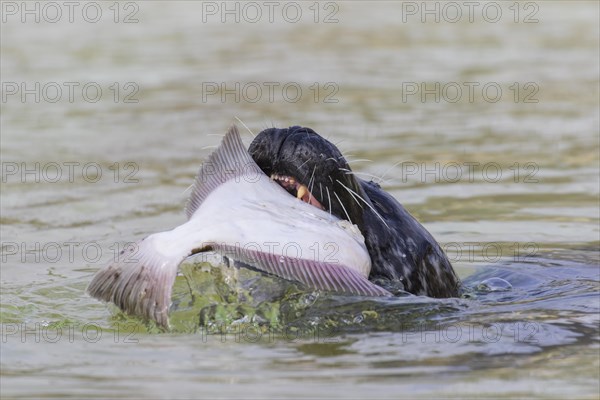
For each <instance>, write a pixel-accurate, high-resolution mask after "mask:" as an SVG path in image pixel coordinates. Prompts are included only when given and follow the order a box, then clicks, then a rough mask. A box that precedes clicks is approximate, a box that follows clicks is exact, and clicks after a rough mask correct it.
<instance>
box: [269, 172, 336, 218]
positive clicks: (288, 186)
mask: <svg viewBox="0 0 600 400" xmlns="http://www.w3.org/2000/svg"><path fill="white" fill-rule="evenodd" d="M271 179H273V180H274V181H275V182H277V183H278V184H279V185H280V186H281V187H282V188H284V189H285V190H287V191H288V193H289V194H291V195H292V196H294V197H296V198H297V199H300V200H302V201H303V202H305V203H308V204H310V205H311V206H315V207H317V208H319V209H321V210H324V209H325V207H323V206H322V205H321V203H319V200H317V199H316V198H315V196H313V195H312V193H311V192H310V190H308V187H307V186H306V185H304V184H302V183H300V182H298V180H297V179H296V178H294V177H293V176H286V175H277V174H273V175H271Z"/></svg>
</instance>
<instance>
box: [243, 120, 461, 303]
mask: <svg viewBox="0 0 600 400" xmlns="http://www.w3.org/2000/svg"><path fill="white" fill-rule="evenodd" d="M248 151H249V152H250V154H251V155H252V158H253V159H254V160H255V161H256V163H257V164H258V165H259V167H260V168H261V169H262V170H263V171H264V172H265V173H266V174H267V175H269V176H270V175H272V174H278V175H289V176H293V177H295V178H296V179H298V180H299V181H300V182H301V183H303V184H305V185H307V186H308V188H309V190H310V191H311V193H312V194H313V196H314V197H315V198H316V199H317V200H319V202H320V203H321V204H322V205H323V206H324V207H325V208H326V210H327V211H330V212H331V213H332V214H334V215H336V216H337V217H339V218H342V219H346V220H348V219H349V220H350V221H351V222H352V223H354V224H356V225H357V226H358V227H359V229H360V230H361V232H362V234H363V236H364V237H365V241H366V245H367V249H368V251H369V254H370V256H371V261H372V269H371V274H370V275H369V279H370V280H372V281H374V282H375V283H378V284H385V282H386V281H393V282H395V283H396V284H397V283H398V282H401V283H402V285H403V288H404V290H406V291H407V292H410V293H413V294H417V295H427V296H432V297H453V296H457V295H458V294H459V287H460V281H459V279H458V277H457V276H456V274H455V272H454V270H453V269H452V265H451V264H450V261H449V260H448V258H447V257H446V255H445V254H444V252H443V251H442V249H441V248H440V246H439V244H438V243H437V242H436V241H435V239H434V238H433V237H432V236H431V234H430V233H429V232H428V231H427V230H426V229H425V228H424V227H423V226H422V225H421V224H420V223H419V222H418V221H417V220H416V219H415V218H414V217H413V216H412V215H410V213H409V212H408V211H406V209H405V208H404V207H402V205H401V204H400V203H398V201H396V199H394V198H393V197H392V196H391V195H389V194H388V193H387V192H385V191H384V190H382V189H381V188H380V187H379V185H378V184H376V183H374V182H367V181H365V180H362V179H360V178H357V177H356V176H355V175H354V174H352V172H351V170H350V167H349V166H348V163H347V162H346V160H345V159H344V157H343V156H342V154H341V153H340V151H339V150H338V149H337V147H335V146H334V145H333V144H332V143H330V142H329V141H327V140H326V139H324V138H323V137H321V136H319V135H318V134H317V133H316V132H314V131H313V130H312V129H310V128H302V127H299V126H293V127H290V128H288V129H277V128H270V129H265V130H264V131H262V132H261V133H259V134H258V135H257V136H256V138H255V139H254V141H253V142H252V144H251V145H250V148H249V149H248ZM327 190H329V194H328V192H327ZM384 221H385V222H384Z"/></svg>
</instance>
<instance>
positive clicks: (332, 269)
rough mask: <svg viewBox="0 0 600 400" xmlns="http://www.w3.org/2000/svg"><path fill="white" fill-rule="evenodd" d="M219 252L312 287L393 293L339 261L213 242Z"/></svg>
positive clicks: (379, 293) (340, 290) (353, 291)
mask: <svg viewBox="0 0 600 400" xmlns="http://www.w3.org/2000/svg"><path fill="white" fill-rule="evenodd" d="M212 249H213V250H214V251H216V252H217V253H219V254H221V255H223V256H226V257H230V258H232V259H234V260H236V261H240V262H242V263H246V264H249V265H251V266H252V267H254V268H256V269H258V270H260V271H264V272H267V273H269V274H273V275H276V276H278V277H280V278H284V279H287V280H290V281H297V282H300V283H302V284H304V285H306V286H307V287H309V288H312V289H318V290H324V291H328V292H337V293H345V294H351V295H360V296H392V294H391V293H390V292H388V291H387V290H385V289H383V288H382V287H380V286H377V285H375V284H374V283H372V282H371V281H369V280H368V279H367V278H366V277H364V276H363V275H361V274H360V273H359V272H357V271H355V270H353V269H350V268H348V267H346V266H344V265H342V264H339V263H331V262H323V261H316V260H310V259H303V258H293V257H286V256H280V255H277V254H272V253H265V252H260V251H256V250H251V249H247V248H241V247H238V246H228V245H216V244H215V245H213V246H212Z"/></svg>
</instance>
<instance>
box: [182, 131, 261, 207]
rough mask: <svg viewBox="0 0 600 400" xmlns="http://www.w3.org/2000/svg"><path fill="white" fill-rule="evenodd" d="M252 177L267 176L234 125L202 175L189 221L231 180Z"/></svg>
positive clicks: (194, 191)
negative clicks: (208, 198) (205, 202)
mask: <svg viewBox="0 0 600 400" xmlns="http://www.w3.org/2000/svg"><path fill="white" fill-rule="evenodd" d="M248 173H251V174H263V172H262V171H261V170H260V168H259V166H258V165H257V164H256V163H255V162H254V160H253V159H252V157H250V154H248V150H246V147H244V143H243V142H242V138H241V137H240V133H239V132H238V129H237V127H236V126H235V125H233V126H232V127H231V128H229V131H227V134H226V135H225V137H224V138H223V141H222V142H221V145H220V146H219V147H218V148H217V149H216V150H215V151H214V152H213V153H212V154H211V155H210V156H209V157H208V160H206V162H204V163H203V164H202V167H200V171H198V175H197V176H196V180H195V181H194V187H193V190H192V195H191V196H190V198H189V199H188V202H187V204H186V206H185V213H186V215H187V217H188V219H190V218H191V217H192V215H193V214H194V212H195V211H196V210H197V209H198V207H200V205H201V204H202V202H204V200H205V199H206V198H207V197H208V195H209V194H210V193H211V192H212V191H213V190H215V189H216V188H217V187H219V186H220V185H222V184H223V183H225V182H227V181H229V180H231V179H240V177H241V176H242V175H244V174H248ZM255 176H256V175H255Z"/></svg>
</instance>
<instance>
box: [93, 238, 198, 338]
mask: <svg viewBox="0 0 600 400" xmlns="http://www.w3.org/2000/svg"><path fill="white" fill-rule="evenodd" d="M158 235H161V234H155V235H150V236H148V237H146V238H145V239H142V240H140V241H138V242H136V243H135V244H134V245H133V246H131V247H130V248H127V249H125V250H123V251H122V252H121V253H120V254H119V259H118V260H117V261H116V262H114V263H112V264H110V265H108V266H107V267H105V268H103V269H101V270H100V271H98V272H97V273H96V275H94V278H93V279H92V281H91V282H90V284H89V286H88V287H87V292H88V293H89V294H90V295H91V296H92V297H95V298H97V299H99V300H103V301H107V302H112V303H114V304H115V305H117V306H118V307H119V308H121V309H122V310H123V311H125V312H126V313H128V314H133V315H139V316H141V317H144V318H147V319H151V320H154V321H156V323H157V324H158V325H160V326H162V327H164V328H169V316H168V312H169V306H170V304H171V291H172V288H173V284H174V283H175V277H176V276H177V269H178V267H179V264H181V262H182V261H183V260H184V259H185V258H186V257H188V256H189V255H191V252H190V251H189V250H186V249H175V251H173V249H169V251H165V249H162V248H161V247H160V245H159V244H160V243H161V239H160V237H159V236H158Z"/></svg>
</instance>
